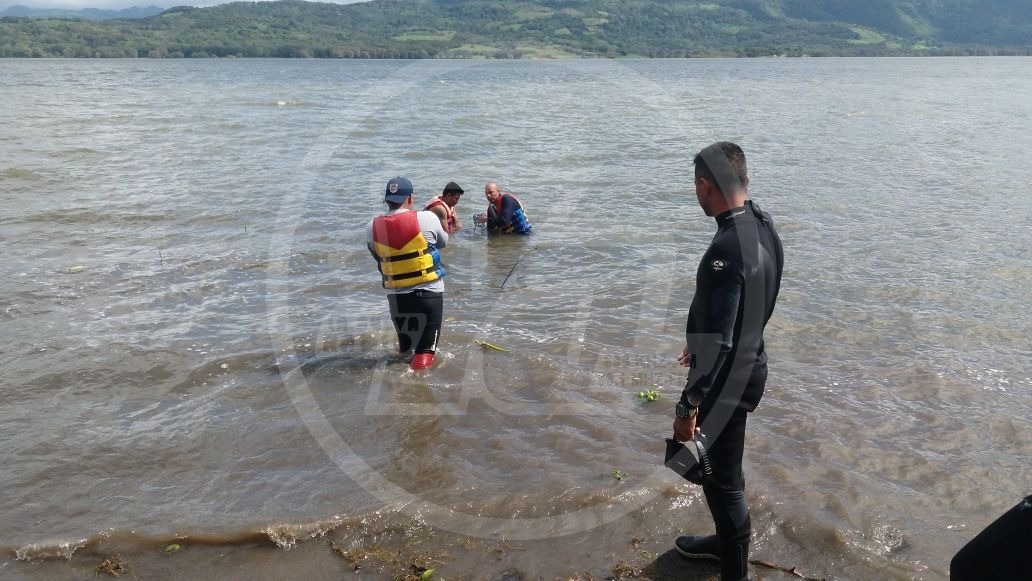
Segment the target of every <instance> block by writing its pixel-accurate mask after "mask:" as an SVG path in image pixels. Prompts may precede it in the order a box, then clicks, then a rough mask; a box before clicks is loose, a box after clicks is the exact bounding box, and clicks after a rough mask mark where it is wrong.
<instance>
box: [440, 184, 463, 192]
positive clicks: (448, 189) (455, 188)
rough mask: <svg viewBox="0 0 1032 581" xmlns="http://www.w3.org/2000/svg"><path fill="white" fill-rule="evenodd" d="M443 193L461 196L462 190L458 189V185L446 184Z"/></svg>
mask: <svg viewBox="0 0 1032 581" xmlns="http://www.w3.org/2000/svg"><path fill="white" fill-rule="evenodd" d="M444 193H445V194H460V195H461V194H462V188H460V187H459V184H457V183H455V182H448V183H447V185H445V186H444Z"/></svg>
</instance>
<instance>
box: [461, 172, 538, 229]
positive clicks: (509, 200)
mask: <svg viewBox="0 0 1032 581" xmlns="http://www.w3.org/2000/svg"><path fill="white" fill-rule="evenodd" d="M484 197H485V198H487V213H485V214H477V215H476V216H474V217H473V221H474V222H476V223H477V224H487V231H488V232H490V233H493V234H530V231H531V229H532V228H533V226H531V224H530V220H528V219H527V214H526V213H525V212H524V210H523V204H522V203H520V201H519V199H517V198H516V196H514V195H512V194H510V193H509V192H502V191H501V190H500V189H499V188H498V184H497V183H495V182H487V185H485V186H484Z"/></svg>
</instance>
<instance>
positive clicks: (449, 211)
mask: <svg viewBox="0 0 1032 581" xmlns="http://www.w3.org/2000/svg"><path fill="white" fill-rule="evenodd" d="M434 206H444V213H445V215H447V216H448V223H447V224H445V225H444V226H445V229H446V230H448V231H449V232H451V231H452V230H454V229H455V208H452V207H451V206H449V205H448V204H445V203H444V200H442V199H441V197H440V196H437V197H435V198H434V199H432V200H430V201H429V202H428V203H427V204H426V207H424V208H423V209H424V210H430V208H433V207H434Z"/></svg>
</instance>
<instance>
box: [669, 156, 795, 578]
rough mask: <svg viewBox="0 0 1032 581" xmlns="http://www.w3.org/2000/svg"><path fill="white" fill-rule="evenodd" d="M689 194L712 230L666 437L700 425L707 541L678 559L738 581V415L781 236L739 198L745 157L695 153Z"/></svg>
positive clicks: (761, 377) (693, 542)
mask: <svg viewBox="0 0 1032 581" xmlns="http://www.w3.org/2000/svg"><path fill="white" fill-rule="evenodd" d="M694 161H695V193H696V196H697V197H698V200H699V205H700V206H701V207H702V209H703V211H704V212H705V213H706V215H707V216H712V217H715V218H716V221H717V233H716V235H714V237H713V241H712V242H711V243H710V246H709V248H708V249H707V250H706V253H705V254H704V255H703V256H702V261H701V262H700V263H699V268H698V271H697V273H696V281H695V296H694V297H693V299H692V306H691V310H690V311H689V312H688V323H687V326H686V329H685V334H686V345H685V348H684V350H683V351H682V352H681V354H680V355H679V356H678V358H677V360H678V363H680V364H681V365H682V366H685V367H689V368H690V369H689V371H688V381H687V384H686V385H685V388H684V392H683V393H682V394H681V400H680V401H679V402H678V404H677V407H676V409H675V414H674V416H675V417H674V437H675V438H676V439H677V440H680V441H689V440H691V439H692V438H693V437H694V436H695V434H696V426H699V427H700V428H701V431H702V433H703V434H705V435H706V436H707V439H708V440H709V449H708V452H709V458H710V462H711V464H712V475H711V476H708V477H706V478H705V481H704V483H703V491H704V493H705V495H706V504H707V505H708V506H709V510H710V514H711V515H712V517H713V522H714V524H715V525H716V532H717V534H716V535H711V536H704V537H700V536H686V537H678V538H677V540H676V541H675V543H674V545H675V547H676V549H677V551H678V552H679V553H681V554H682V555H684V556H685V557H688V558H707V559H715V560H719V561H720V578H721V580H722V581H732V580H735V581H737V580H739V579H746V578H748V567H749V541H750V538H751V524H750V519H749V508H748V506H747V505H746V502H745V476H744V474H743V473H742V455H743V452H744V449H745V422H746V415H747V414H748V413H749V412H751V411H753V410H754V409H756V404H758V403H759V401H760V397H761V396H762V395H763V388H764V384H765V383H766V379H767V354H766V352H765V351H764V345H763V329H764V327H765V326H766V324H767V321H768V320H769V319H770V316H771V313H772V312H773V310H774V303H775V301H776V300H777V296H778V290H779V289H780V287H781V272H782V268H783V265H784V256H783V254H782V249H781V239H780V238H779V237H778V233H777V231H776V230H775V229H774V223H773V221H772V220H771V217H770V215H769V214H767V213H766V212H762V211H761V210H760V208H759V207H758V206H757V205H756V204H754V203H753V202H752V201H751V200H749V198H748V194H747V187H748V185H749V177H748V174H747V172H746V165H745V154H744V153H743V152H742V149H741V148H740V147H738V146H737V145H735V144H733V143H729V142H720V143H715V144H713V145H710V146H709V147H706V148H705V149H703V150H702V151H701V152H699V154H698V155H696V156H695V160H694Z"/></svg>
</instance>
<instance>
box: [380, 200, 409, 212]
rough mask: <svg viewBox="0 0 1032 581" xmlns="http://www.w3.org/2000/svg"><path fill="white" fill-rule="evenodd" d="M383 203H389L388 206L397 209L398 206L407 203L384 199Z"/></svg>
mask: <svg viewBox="0 0 1032 581" xmlns="http://www.w3.org/2000/svg"><path fill="white" fill-rule="evenodd" d="M383 203H385V204H387V208H389V209H391V210H397V209H398V208H400V207H402V206H404V205H405V202H389V201H387V200H384V201H383Z"/></svg>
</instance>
